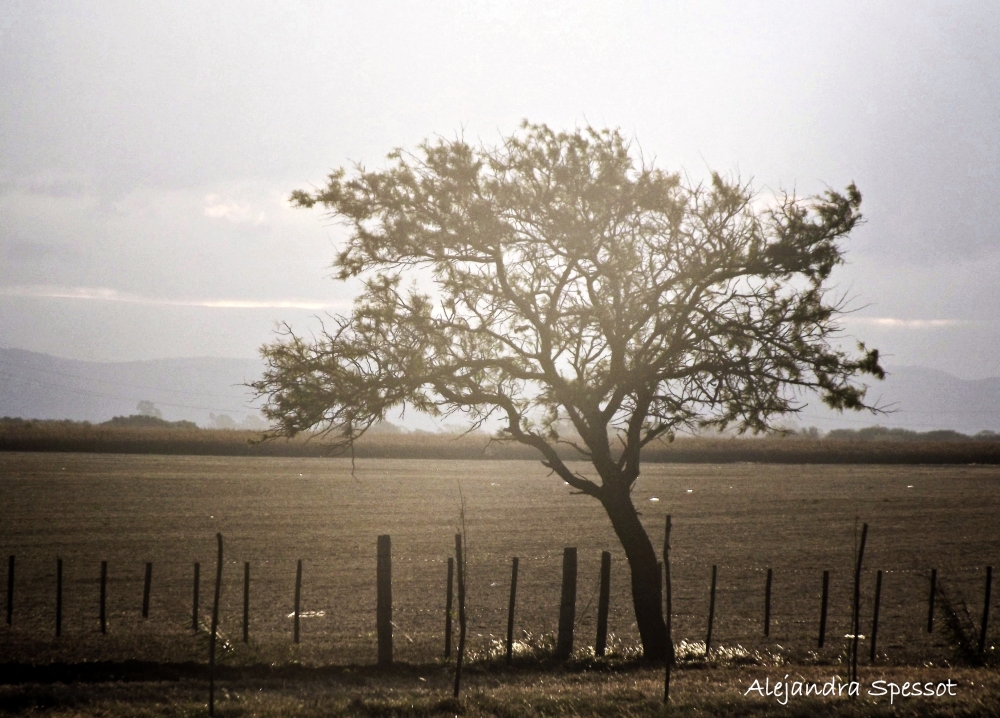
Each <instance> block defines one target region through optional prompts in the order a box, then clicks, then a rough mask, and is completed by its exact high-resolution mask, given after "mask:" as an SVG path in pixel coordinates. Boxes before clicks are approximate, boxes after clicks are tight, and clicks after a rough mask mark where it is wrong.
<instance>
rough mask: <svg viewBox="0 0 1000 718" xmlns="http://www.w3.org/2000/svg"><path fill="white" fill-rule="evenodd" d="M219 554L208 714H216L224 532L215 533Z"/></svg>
mask: <svg viewBox="0 0 1000 718" xmlns="http://www.w3.org/2000/svg"><path fill="white" fill-rule="evenodd" d="M215 538H216V540H217V541H218V542H219V556H218V558H217V559H216V562H215V601H213V602H212V636H211V639H210V640H209V643H208V714H209V715H210V716H211V715H215V640H216V636H217V635H218V633H219V597H220V595H221V592H222V534H221V533H217V534H215Z"/></svg>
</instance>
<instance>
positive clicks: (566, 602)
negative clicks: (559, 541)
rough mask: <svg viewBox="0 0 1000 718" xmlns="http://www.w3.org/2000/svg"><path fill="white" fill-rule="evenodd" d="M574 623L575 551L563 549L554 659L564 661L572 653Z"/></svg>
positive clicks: (573, 549)
mask: <svg viewBox="0 0 1000 718" xmlns="http://www.w3.org/2000/svg"><path fill="white" fill-rule="evenodd" d="M575 622H576V549H575V548H564V549H563V573H562V599H561V601H560V603H559V635H558V637H557V639H556V658H557V659H559V660H562V661H564V660H566V659H568V658H569V657H570V654H571V653H573V625H574V623H575Z"/></svg>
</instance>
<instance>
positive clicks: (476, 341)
mask: <svg viewBox="0 0 1000 718" xmlns="http://www.w3.org/2000/svg"><path fill="white" fill-rule="evenodd" d="M292 201H293V202H294V203H295V204H296V205H298V206H300V207H307V208H308V207H314V206H315V205H322V206H323V207H325V208H326V209H328V210H329V213H330V215H331V216H332V217H334V218H336V219H338V220H340V221H342V222H344V223H345V224H346V226H347V227H348V228H349V230H350V232H349V237H348V238H347V240H346V242H345V243H344V245H343V247H342V249H341V251H340V252H339V253H338V255H337V258H336V262H335V264H334V267H335V268H336V270H337V277H338V278H339V279H341V280H347V279H350V278H354V277H357V278H361V279H362V280H363V287H364V290H363V293H362V294H361V295H360V296H359V297H358V298H357V299H356V301H355V306H354V309H353V312H352V313H351V314H350V315H348V316H335V317H332V324H331V325H330V326H328V327H324V328H323V331H322V333H321V334H320V335H319V336H318V337H316V338H313V339H310V340H307V339H304V338H302V337H301V336H297V335H296V334H294V333H293V332H292V331H291V329H289V328H288V327H286V328H285V330H284V331H283V336H281V337H280V338H279V339H278V340H277V341H275V342H274V343H272V344H270V345H267V346H265V347H263V349H262V354H263V356H264V358H265V359H266V361H267V363H268V367H269V368H268V369H267V371H266V372H265V374H264V376H263V378H262V379H261V380H260V381H259V382H257V383H256V384H254V387H255V388H256V390H257V391H258V393H259V394H261V395H264V396H266V397H267V399H268V403H267V408H266V409H265V414H266V416H267V417H268V418H269V419H270V420H271V421H272V423H273V426H274V429H273V435H284V436H291V435H294V434H296V433H298V432H301V431H306V430H314V431H320V432H322V433H324V434H325V435H326V436H327V437H328V438H330V439H331V440H332V441H333V443H334V444H335V445H336V446H339V447H346V446H348V445H350V444H351V442H353V441H354V440H355V439H357V438H358V437H359V436H360V435H361V434H363V433H364V431H365V430H366V429H367V428H368V427H370V426H372V425H373V424H374V423H376V422H378V421H380V420H383V419H384V418H385V416H386V413H387V411H389V410H390V409H391V408H398V407H399V406H401V405H403V406H410V407H414V408H417V409H419V410H422V411H426V412H430V413H431V414H442V413H443V414H449V413H452V412H458V411H461V412H467V413H468V414H469V415H471V416H472V418H473V419H474V421H475V422H479V423H480V424H481V423H482V422H484V421H486V420H487V419H488V418H490V417H497V418H499V419H500V420H501V421H502V424H503V429H502V430H501V431H500V432H499V435H498V438H499V439H502V440H509V441H516V442H520V443H522V444H527V445H528V446H532V447H534V448H535V449H537V450H538V452H539V453H540V454H541V458H542V461H543V463H544V464H545V466H547V467H548V468H550V469H551V470H552V471H553V472H554V473H555V474H556V475H558V476H559V478H561V479H563V480H564V481H566V482H567V483H568V484H569V485H570V486H571V487H573V488H574V489H576V490H577V491H578V492H580V493H582V494H585V495H587V496H591V497H593V498H595V499H597V500H598V501H600V502H601V504H602V505H603V506H604V508H605V510H606V511H607V514H608V517H609V518H610V520H611V523H612V526H613V527H614V530H615V532H616V534H617V536H618V538H619V539H620V541H621V544H622V547H623V548H624V550H625V554H626V556H627V558H628V562H629V566H630V569H631V580H632V596H633V603H634V608H635V616H636V621H637V623H638V627H639V632H640V634H641V638H642V644H643V649H644V653H645V655H646V656H647V657H649V658H660V657H663V656H664V655H665V652H666V638H665V625H664V620H663V612H662V608H661V605H662V603H661V599H662V594H661V589H660V579H659V575H660V574H659V570H658V566H657V557H656V553H655V551H654V549H653V545H652V543H651V541H650V539H649V536H648V535H647V534H646V531H645V530H644V528H643V526H642V524H641V522H640V519H639V516H638V514H637V512H636V508H635V506H634V505H633V503H632V499H631V490H632V487H633V486H634V484H635V481H636V479H637V478H638V476H639V470H640V459H641V450H642V447H644V446H647V445H648V444H650V443H651V442H654V441H662V440H670V439H672V438H673V436H674V435H675V433H676V432H678V431H681V430H686V429H693V428H705V427H718V428H720V429H721V428H724V427H733V428H735V429H736V430H738V431H739V432H746V431H751V432H760V431H766V430H768V429H769V428H770V427H772V425H773V421H774V420H775V419H776V418H777V417H780V416H781V415H783V414H786V413H788V412H794V411H797V410H799V409H801V407H802V406H803V403H802V402H803V400H804V398H805V396H806V393H808V392H811V391H815V392H818V393H819V395H820V396H821V397H822V399H823V401H825V402H826V404H828V405H829V406H831V407H834V408H838V409H845V408H846V409H862V408H871V407H868V406H867V405H866V404H865V402H864V387H863V386H860V385H858V384H857V383H856V377H857V376H858V375H859V374H862V373H868V374H871V375H874V376H876V377H879V378H881V377H882V375H883V372H882V369H881V367H880V366H879V360H878V352H877V351H876V350H871V351H869V350H867V349H866V348H865V347H864V345H858V351H857V353H848V352H844V351H841V350H838V349H835V348H834V347H832V346H831V339H832V338H833V335H835V333H836V332H837V330H838V328H839V327H838V325H837V321H836V320H837V317H838V316H839V315H840V314H841V313H842V312H843V306H842V303H840V302H838V301H836V300H831V298H830V291H829V289H828V287H826V281H827V280H828V278H829V276H830V272H831V270H832V269H833V268H834V267H835V266H836V265H837V264H838V263H840V262H841V261H842V251H841V248H840V246H839V242H840V240H841V239H842V238H844V237H845V236H846V235H848V233H849V232H850V231H851V230H852V229H853V228H854V227H855V226H856V225H857V223H858V221H859V220H860V214H859V206H860V203H861V195H860V194H859V192H858V190H857V189H856V188H855V187H854V185H851V186H849V187H848V188H847V189H846V192H845V193H843V194H840V193H837V192H834V191H828V192H827V193H826V194H825V195H823V196H822V197H814V198H812V199H809V200H799V199H797V198H795V197H793V196H784V197H782V198H780V199H779V200H777V201H776V202H774V203H773V206H771V207H768V208H759V207H758V206H757V204H755V195H754V193H753V191H752V189H751V187H750V186H749V185H746V184H743V183H741V182H739V181H738V180H731V179H726V178H724V177H722V176H721V175H719V174H713V175H712V176H711V181H710V182H707V183H704V184H694V183H691V182H689V181H686V180H685V179H684V178H682V177H681V176H679V175H677V174H671V173H667V172H664V171H662V170H659V169H657V168H655V167H654V166H653V164H652V163H650V162H647V161H645V160H641V159H639V160H637V159H635V158H633V156H632V153H631V148H630V145H629V143H628V142H627V141H626V139H625V138H623V137H622V135H621V134H620V133H619V132H618V131H616V130H595V129H592V128H587V129H585V130H577V131H574V132H568V133H562V132H555V131H553V130H551V129H549V128H548V127H546V126H545V125H531V124H527V123H525V124H523V125H522V127H521V129H520V130H519V131H518V132H517V133H515V134H514V135H512V136H510V137H507V138H505V139H504V140H503V142H502V144H501V145H500V146H498V147H485V146H479V147H473V146H471V145H470V144H467V143H466V142H465V141H464V140H462V139H455V140H445V139H441V138H438V139H435V140H431V141H427V142H425V143H424V144H421V145H420V146H419V148H418V149H417V151H416V152H414V153H409V152H404V151H402V150H396V151H395V152H393V153H391V154H390V155H389V163H388V166H387V167H386V168H385V169H383V170H379V171H367V170H365V169H364V168H362V167H360V166H357V167H355V168H354V171H353V172H351V173H348V172H347V171H345V170H343V169H340V170H337V171H335V172H333V173H332V174H331V175H330V176H329V178H328V181H327V183H326V186H325V187H323V188H321V189H318V190H316V191H311V192H310V191H297V192H295V193H293V195H292ZM407 279H409V280H410V282H409V283H406V282H405V280H407ZM560 444H568V445H569V446H572V447H573V449H575V450H576V452H578V453H579V455H580V457H581V458H584V459H586V460H587V461H589V462H590V463H591V464H592V465H593V470H594V473H595V474H596V476H585V475H584V474H583V473H578V472H576V471H573V470H572V469H571V468H570V467H568V466H567V464H566V462H565V461H563V459H561V458H560V454H559V453H558V452H557V448H558V447H559V446H560Z"/></svg>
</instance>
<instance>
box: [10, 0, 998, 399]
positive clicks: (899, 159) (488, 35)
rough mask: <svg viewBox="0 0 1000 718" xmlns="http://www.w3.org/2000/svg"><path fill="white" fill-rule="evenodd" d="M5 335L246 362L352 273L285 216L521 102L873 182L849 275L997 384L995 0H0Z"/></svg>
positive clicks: (512, 121)
mask: <svg viewBox="0 0 1000 718" xmlns="http://www.w3.org/2000/svg"><path fill="white" fill-rule="evenodd" d="M0 87H2V88H3V91H2V92H0V346H2V347H8V348H22V349H28V350H33V351H41V352H47V353H50V354H54V355H57V356H61V357H66V358H74V359H87V360H101V361H119V360H120V361H124V360H134V359H151V358H166V357H187V356H219V357H252V356H255V355H256V352H257V349H258V348H259V347H260V346H261V345H262V344H263V343H265V342H267V341H269V340H271V339H272V338H273V336H274V335H273V331H274V328H275V323H276V322H279V321H286V322H288V323H290V324H291V325H292V326H293V327H294V328H295V329H296V330H298V331H300V332H304V333H308V332H309V331H311V330H314V329H316V328H317V327H318V326H319V320H318V319H317V317H321V316H323V315H324V313H327V312H337V311H346V310H348V309H349V307H350V301H351V297H352V296H353V293H354V292H356V291H357V287H356V286H354V285H350V284H348V285H344V284H341V283H338V282H335V281H334V280H333V279H332V278H331V274H332V270H331V266H330V265H331V262H332V260H333V257H334V253H335V248H336V246H337V243H338V242H339V241H340V240H341V239H342V238H343V236H344V235H343V230H342V229H341V228H340V227H338V226H336V225H335V224H333V223H331V222H330V220H329V219H327V218H325V217H324V216H323V214H322V212H321V211H320V210H311V211H310V210H303V209H293V208H291V207H290V206H289V205H288V203H287V198H288V195H289V193H290V192H291V191H292V190H294V189H300V188H310V187H313V186H317V185H320V184H321V183H322V182H323V180H324V178H325V176H326V174H327V173H328V172H329V171H330V170H332V169H334V168H337V167H341V166H350V165H351V163H354V162H360V163H363V164H364V165H366V166H368V167H378V166H381V165H382V164H383V163H384V162H385V159H384V158H385V155H386V154H387V153H388V152H389V151H391V150H392V149H393V148H396V147H413V146H414V145H415V144H417V143H418V142H420V141H421V140H423V139H424V138H427V137H430V136H433V135H443V136H446V137H454V136H456V135H463V136H464V137H465V138H466V139H467V140H470V141H473V142H479V141H481V142H483V143H485V144H493V143H495V142H497V141H498V140H499V139H500V138H501V137H502V136H504V135H505V134H510V133H511V132H513V131H514V130H515V129H516V128H517V126H518V124H519V123H520V121H521V120H522V119H525V118H526V119H529V120H531V121H532V122H544V123H547V124H549V125H550V126H553V127H556V128H574V127H583V126H586V125H588V124H589V125H593V126H595V127H618V128H621V130H622V132H624V133H625V134H626V135H627V136H628V137H630V138H632V140H633V142H634V145H635V147H636V148H637V151H638V150H641V152H642V154H643V155H644V156H645V157H646V158H653V159H655V162H656V164H657V165H658V166H660V167H662V168H664V169H668V170H673V171H684V172H686V173H687V174H688V175H690V176H691V177H693V178H700V177H704V176H706V175H707V174H708V172H709V171H710V170H718V171H721V172H724V173H730V174H737V173H738V174H739V176H741V177H742V178H744V179H747V180H750V179H752V180H753V183H754V185H755V186H756V187H757V188H759V189H760V190H761V192H762V194H763V195H764V196H766V195H767V194H768V193H772V192H779V191H781V190H790V191H795V192H796V193H798V194H799V195H811V194H815V193H818V192H822V191H824V190H825V189H827V188H834V189H842V188H843V187H845V186H846V185H847V184H848V183H850V182H852V181H853V182H855V183H856V184H857V186H858V187H859V189H860V190H861V193H862V195H863V196H864V203H863V205H862V211H863V213H864V215H865V217H866V222H865V224H864V225H863V226H861V227H859V228H858V229H857V230H855V231H854V232H853V233H852V235H851V237H850V238H849V239H848V240H847V241H846V243H845V245H844V247H845V249H846V252H847V264H846V265H845V266H844V267H841V268H839V269H838V270H837V273H836V275H835V277H834V280H835V282H834V284H835V287H836V290H837V291H838V292H842V293H843V295H844V296H845V297H847V298H848V301H849V305H850V306H851V307H852V308H854V309H855V310H856V311H854V312H853V313H852V314H851V315H850V316H849V317H848V318H847V320H846V323H845V326H846V334H847V335H848V337H851V338H853V337H857V338H859V339H862V340H864V341H865V342H866V343H867V344H868V345H869V346H875V347H878V348H879V349H880V350H881V351H882V352H883V354H885V355H886V357H887V359H886V362H887V363H888V364H889V365H890V366H892V365H919V366H925V367H930V368H936V369H942V370H944V371H947V372H949V373H952V374H954V375H956V376H959V377H962V378H968V379H973V378H983V377H989V376H1000V320H998V317H1000V210H998V207H997V201H996V200H997V197H1000V3H992V2H919V1H914V0H909V1H906V2H891V1H880V2H877V3H871V2H809V3H802V2H753V1H751V0H742V1H740V2H714V3H713V2H699V3H681V2H655V3H654V2H615V3H607V2H589V1H587V0H574V1H573V2H545V3H541V2H537V0H535V1H533V2H520V1H512V2H471V1H463V2H419V3H418V2H405V1H402V0H397V1H396V2H365V3H337V2H293V1H291V0H283V1H282V2H260V1H256V0H241V1H240V2H227V1H224V0H213V1H212V2H192V1H190V0H172V1H171V2H159V3H153V2H150V3H136V2H106V1H102V0H89V1H88V2H68V1H62V0H46V1H45V2H17V1H15V0H0Z"/></svg>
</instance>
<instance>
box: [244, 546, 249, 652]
mask: <svg viewBox="0 0 1000 718" xmlns="http://www.w3.org/2000/svg"><path fill="white" fill-rule="evenodd" d="M249 641H250V562H249V561H244V562H243V642H244V643H248V642H249Z"/></svg>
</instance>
